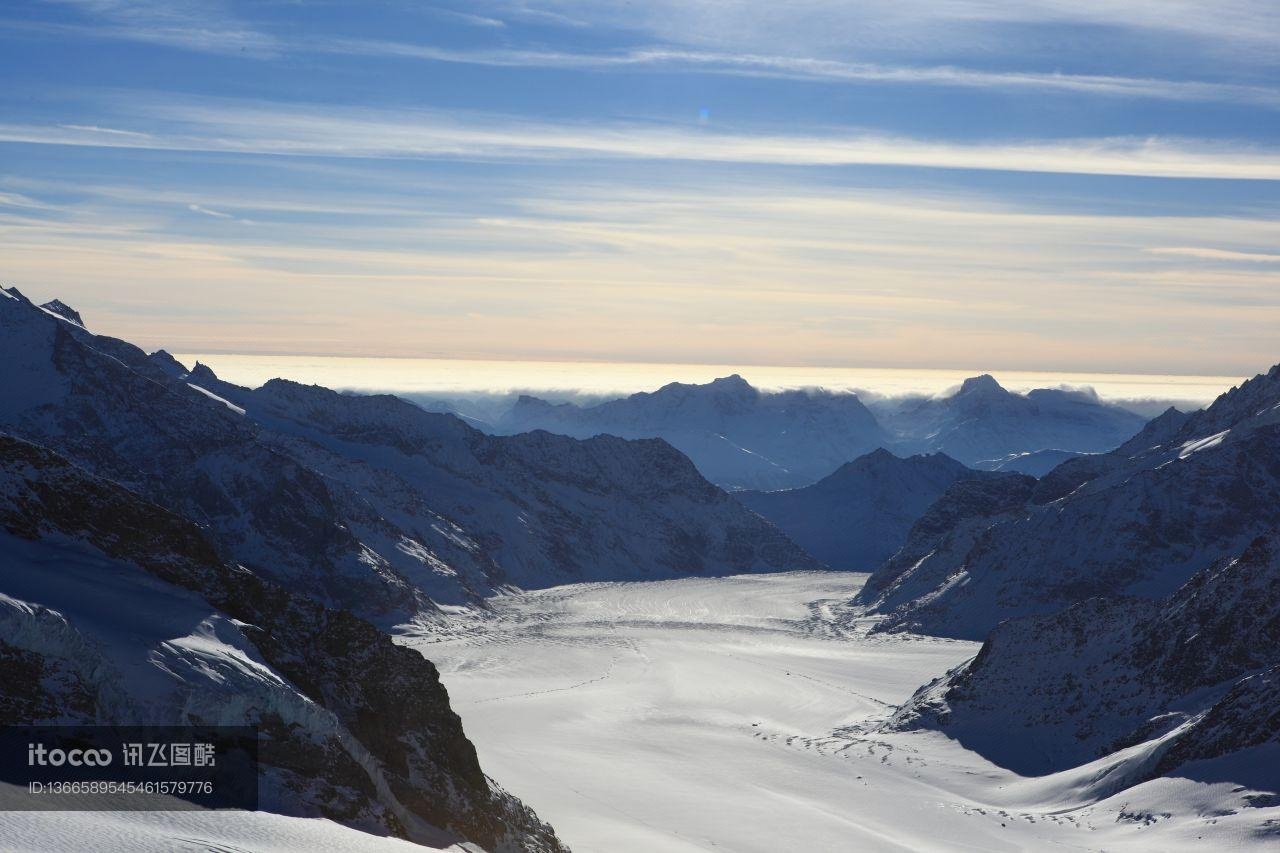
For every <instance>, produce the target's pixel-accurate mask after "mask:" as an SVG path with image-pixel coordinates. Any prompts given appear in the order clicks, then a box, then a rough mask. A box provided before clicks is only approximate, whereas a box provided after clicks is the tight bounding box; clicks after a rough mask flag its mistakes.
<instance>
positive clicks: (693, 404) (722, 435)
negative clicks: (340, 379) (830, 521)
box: [498, 374, 890, 489]
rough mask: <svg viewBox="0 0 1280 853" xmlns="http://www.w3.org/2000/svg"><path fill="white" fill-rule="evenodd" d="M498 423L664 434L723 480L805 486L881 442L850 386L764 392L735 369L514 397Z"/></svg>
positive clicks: (739, 484) (584, 432) (506, 428)
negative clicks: (597, 390) (587, 395)
mask: <svg viewBox="0 0 1280 853" xmlns="http://www.w3.org/2000/svg"><path fill="white" fill-rule="evenodd" d="M498 428H499V430H500V431H502V432H504V433H508V434H510V433H519V432H526V431H528V430H534V429H543V430H547V431H550V432H555V433H559V434H562V435H569V436H574V437H576V438H589V437H591V436H594V435H599V434H601V433H607V434H609V435H616V436H621V437H623V438H663V439H665V440H666V441H668V442H669V443H671V444H672V445H673V446H674V447H676V448H677V449H679V450H680V451H681V452H683V453H684V454H685V455H687V456H688V457H689V458H690V459H691V460H693V463H694V464H695V465H696V466H697V467H698V470H699V471H701V472H702V474H703V475H704V476H705V477H706V478H707V479H709V480H711V481H712V482H714V483H717V484H719V485H721V486H723V487H725V488H727V489H781V488H789V487H796V486H805V485H809V484H811V483H814V482H816V481H817V480H819V479H821V478H822V477H825V476H826V475H827V474H830V473H831V472H832V471H834V470H835V469H836V468H839V467H840V466H841V465H843V464H844V463H845V462H848V461H850V460H852V459H855V458H857V457H858V456H861V455H863V454H864V453H867V452H868V451H871V450H873V449H875V448H877V447H883V446H886V445H888V444H889V443H890V438H889V436H888V435H886V434H885V432H884V430H882V429H881V428H880V425H879V424H878V423H877V422H876V418H875V416H874V415H872V414H871V412H870V411H869V410H868V409H867V407H866V406H864V405H863V404H862V401H861V400H859V399H858V397H857V395H855V394H851V393H832V392H827V391H784V392H778V393H766V392H763V391H760V390H758V389H756V388H754V387H752V386H751V385H750V384H749V383H748V382H747V381H746V380H745V379H743V378H742V377H741V376H738V375H736V374H735V375H733V376H726V377H724V378H721V379H717V380H715V381H713V382H710V383H708V384H706V385H689V384H684V383H680V382H673V383H671V384H669V385H665V386H663V387H662V388H660V389H658V390H657V391H654V392H652V393H649V392H646V393H640V394H633V395H631V396H630V397H626V398H623V399H620V400H610V401H608V402H605V403H600V404H598V405H594V406H586V407H582V406H578V405H575V404H573V403H562V404H560V405H553V404H551V403H548V402H546V401H544V400H540V399H538V398H536V397H530V396H523V397H521V398H520V399H519V400H517V401H516V404H515V406H513V407H512V409H511V410H510V412H508V413H507V414H506V415H505V416H504V417H503V418H502V419H501V420H500V421H499V422H498Z"/></svg>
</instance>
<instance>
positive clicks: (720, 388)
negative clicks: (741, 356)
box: [691, 373, 760, 396]
mask: <svg viewBox="0 0 1280 853" xmlns="http://www.w3.org/2000/svg"><path fill="white" fill-rule="evenodd" d="M691 387H694V388H696V387H697V386H696V385H695V386H691ZM707 389H708V390H710V391H715V392H717V393H720V394H735V395H739V396H743V395H747V396H750V395H755V394H758V393H760V392H759V391H757V390H756V388H755V387H754V386H753V385H752V384H751V383H750V382H748V381H747V380H745V379H743V378H742V377H741V376H740V375H738V374H737V373H732V374H730V375H728V376H721V377H720V378H719V379H713V380H711V382H710V384H708V385H707Z"/></svg>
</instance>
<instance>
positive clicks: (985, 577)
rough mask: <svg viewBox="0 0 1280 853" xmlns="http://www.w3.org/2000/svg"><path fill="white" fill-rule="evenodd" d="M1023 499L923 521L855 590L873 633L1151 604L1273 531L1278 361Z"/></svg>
mask: <svg viewBox="0 0 1280 853" xmlns="http://www.w3.org/2000/svg"><path fill="white" fill-rule="evenodd" d="M965 485H967V484H959V486H965ZM959 486H958V487H959ZM1023 491H1025V492H1026V497H1025V500H1022V501H1021V502H1020V503H1019V502H1017V501H1016V500H1011V501H1005V502H996V503H998V504H999V505H998V506H994V507H984V506H981V505H977V504H975V505H973V506H972V507H971V509H972V510H973V511H972V512H970V513H968V514H964V513H961V514H959V515H958V516H957V519H958V520H959V522H960V523H958V524H956V525H955V526H954V527H951V528H948V527H947V525H946V524H945V523H944V522H942V521H939V520H938V519H930V518H929V517H928V516H929V515H931V514H934V513H933V512H932V511H931V513H929V514H927V515H926V518H924V519H922V520H921V525H924V527H925V528H926V529H929V530H931V531H932V538H931V539H930V538H928V537H921V538H920V541H919V543H917V544H916V545H915V546H913V547H912V548H910V549H904V553H903V554H899V555H897V556H895V558H894V559H893V560H891V561H890V562H889V563H887V564H886V565H885V566H884V567H882V568H881V569H880V570H878V571H877V574H876V576H875V577H874V578H873V583H869V584H868V585H867V588H866V589H865V590H864V591H863V593H862V596H863V599H862V600H863V601H864V603H866V604H868V605H870V606H871V608H872V609H873V610H874V611H876V612H881V613H886V614H887V619H886V621H885V623H884V625H883V627H884V628H885V629H899V628H911V629H920V630H925V631H928V632H936V633H941V634H946V635H951V636H959V637H965V638H972V639H981V638H983V637H985V636H986V634H987V633H988V632H989V631H990V630H991V629H992V628H994V627H995V626H996V624H997V623H999V622H1000V621H1001V620H1003V619H1005V618H1008V617H1010V616H1023V615H1035V614H1049V613H1053V612H1056V611H1058V610H1061V609H1063V608H1065V607H1068V606H1070V605H1071V604H1074V603H1077V602H1080V601H1083V600H1085V599H1087V598H1091V597H1094V596H1104V597H1117V596H1122V595H1129V596H1137V597H1141V598H1147V599H1157V598H1160V597H1163V596H1165V595H1168V594H1170V593H1171V592H1172V591H1174V590H1176V589H1177V588H1178V587H1180V586H1181V585H1182V584H1184V583H1186V582H1187V581H1188V580H1189V579H1190V578H1191V577H1192V576H1194V575H1195V574H1196V573H1197V572H1199V571H1201V570H1202V569H1204V568H1205V567H1206V566H1208V565H1210V564H1211V563H1213V562H1214V561H1215V560H1217V559H1220V558H1223V557H1226V556H1228V555H1231V554H1238V553H1240V552H1241V551H1242V550H1243V549H1244V547H1245V546H1246V545H1248V543H1249V542H1251V541H1252V540H1253V539H1254V538H1255V537H1257V536H1260V535H1266V534H1268V533H1270V532H1272V531H1274V530H1276V529H1277V528H1280V366H1278V367H1276V368H1273V369H1272V370H1271V371H1270V372H1269V373H1267V374H1264V375H1261V376H1258V377H1255V378H1254V379H1251V380H1249V381H1248V382H1246V383H1244V384H1243V385H1242V386H1241V387H1239V388H1236V389H1232V390H1231V391H1229V392H1227V393H1226V394H1223V395H1222V396H1221V397H1219V398H1218V400H1217V401H1215V402H1214V403H1213V405H1211V406H1210V407H1209V408H1207V409H1205V410H1202V411H1200V412H1196V413H1193V414H1191V415H1185V414H1182V413H1180V412H1177V411H1175V410H1170V411H1168V412H1166V413H1165V414H1164V415H1162V416H1161V417H1159V418H1156V419H1155V420H1153V421H1151V422H1150V423H1149V424H1148V425H1147V426H1146V427H1145V428H1144V429H1143V431H1142V432H1141V433H1139V434H1138V435H1137V436H1134V437H1133V438H1132V439H1130V440H1129V441H1128V442H1126V443H1125V444H1123V445H1122V446H1121V447H1119V448H1117V449H1116V450H1114V451H1113V452H1111V453H1105V454H1096V455H1090V456H1083V457H1080V458H1078V459H1073V460H1069V461H1067V462H1065V463H1063V464H1062V465H1060V466H1058V467H1057V468H1055V469H1053V470H1052V471H1051V472H1049V474H1047V475H1046V476H1045V477H1044V478H1042V479H1041V480H1040V481H1039V482H1038V483H1036V484H1035V485H1034V487H1031V488H1029V489H1028V488H1026V487H1025V486H1024V487H1023ZM1013 497H1015V498H1017V497H1020V495H1014V496H1013ZM935 509H936V508H935ZM987 509H992V510H993V513H994V514H993V513H991V512H988V513H986V514H984V512H985V511H986V510H987ZM918 526H919V525H918ZM912 538H913V539H914V538H916V537H914V536H913V537H912ZM913 557H914V558H916V559H915V561H914V562H910V563H908V561H909V560H910V559H911V558H913Z"/></svg>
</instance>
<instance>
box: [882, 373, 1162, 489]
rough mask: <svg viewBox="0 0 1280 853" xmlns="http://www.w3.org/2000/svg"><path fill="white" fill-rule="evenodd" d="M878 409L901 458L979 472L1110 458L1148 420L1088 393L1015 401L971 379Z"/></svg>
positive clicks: (991, 383)
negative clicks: (920, 457)
mask: <svg viewBox="0 0 1280 853" xmlns="http://www.w3.org/2000/svg"><path fill="white" fill-rule="evenodd" d="M875 410H876V415H877V417H879V419H880V421H881V423H883V424H884V425H885V428H886V429H888V430H889V431H890V432H891V433H893V435H894V436H895V438H896V440H897V441H898V442H899V448H900V452H910V453H923V452H938V451H940V452H942V453H946V454H947V455H948V456H951V457H952V458H954V459H958V460H960V461H961V462H963V463H965V464H966V465H972V466H975V467H979V468H997V467H999V466H1000V464H1001V462H1002V461H1004V460H1007V459H1008V458H1009V457H1010V456H1013V455H1020V454H1026V453H1034V452H1037V451H1047V450H1057V451H1074V452H1081V453H1099V452H1105V451H1109V450H1112V449H1114V448H1115V447H1117V446H1119V445H1120V444H1122V443H1123V442H1125V441H1126V440H1128V439H1129V438H1131V437H1132V436H1133V435H1134V434H1135V433H1136V432H1137V431H1138V430H1140V429H1141V428H1142V426H1143V424H1144V423H1145V422H1146V420H1147V419H1146V418H1144V417H1142V416H1141V415H1137V414H1134V413H1133V412H1130V411H1129V410H1127V409H1124V408H1121V407H1120V406H1115V405H1110V404H1107V403H1104V402H1102V401H1101V400H1099V399H1098V397H1097V396H1096V395H1095V394H1093V393H1092V392H1090V391H1064V390H1059V389H1052V388H1041V389H1037V390H1034V391H1029V392H1027V393H1026V394H1015V393H1013V392H1011V391H1007V390H1005V389H1004V388H1003V387H1001V386H1000V383H998V382H997V381H996V380H995V379H994V378H993V377H991V376H990V375H988V374H983V375H981V376H975V377H972V378H970V379H966V380H965V381H964V383H963V384H962V385H961V386H960V388H959V389H958V390H957V391H956V392H955V393H954V394H951V395H948V396H945V397H914V398H903V399H899V400H888V401H883V402H880V403H878V404H877V405H876V407H875ZM1006 470H1015V469H1014V468H1012V467H1010V468H1006ZM1026 473H1031V472H1026Z"/></svg>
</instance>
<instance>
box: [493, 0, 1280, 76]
mask: <svg viewBox="0 0 1280 853" xmlns="http://www.w3.org/2000/svg"><path fill="white" fill-rule="evenodd" d="M478 6H479V8H482V9H485V10H487V13H488V14H496V15H500V16H503V17H519V16H520V15H521V13H522V12H523V11H524V10H525V9H526V7H527V4H526V0H478ZM538 8H539V9H540V10H542V11H544V12H551V13H563V14H567V15H571V16H572V17H573V18H574V19H575V20H577V21H579V22H580V23H582V24H583V25H587V26H592V27H596V28H599V29H603V30H614V31H619V30H621V31H629V32H633V33H634V32H640V33H644V34H646V35H648V36H650V37H651V38H653V39H656V40H657V41H660V42H662V43H664V44H672V45H682V46H686V47H690V46H692V47H699V48H711V49H730V50H732V51H733V52H760V51H761V50H762V49H763V50H770V49H776V48H772V47H771V46H774V45H778V44H787V45H790V46H793V47H794V48H795V50H796V51H797V52H798V53H803V54H805V55H810V56H837V57H839V56H843V57H848V56H849V55H850V54H851V53H856V54H863V55H876V54H878V55H881V56H884V55H890V54H892V55H898V56H916V55H921V54H924V55H930V54H932V55H948V56H959V55H970V56H985V57H988V58H989V57H992V56H1009V55H1011V54H1013V53H1022V54H1024V55H1035V54H1036V53H1039V52H1041V51H1043V50H1046V49H1053V48H1057V49H1058V50H1063V49H1064V48H1066V49H1070V48H1071V46H1072V43H1071V40H1070V39H1067V40H1064V39H1063V37H1062V33H1063V31H1064V30H1065V29H1068V28H1073V27H1075V28H1088V30H1089V31H1090V37H1091V40H1096V39H1097V38H1099V37H1102V36H1119V37H1121V38H1122V39H1124V40H1126V41H1127V43H1131V44H1133V45H1134V46H1135V47H1136V46H1138V45H1147V44H1150V42H1152V40H1153V39H1164V40H1166V42H1167V41H1169V40H1176V41H1177V43H1178V44H1179V45H1180V47H1181V48H1182V49H1183V51H1184V52H1193V51H1209V52H1213V53H1215V54H1216V55H1218V56H1220V57H1221V58H1223V59H1224V60H1227V61H1238V60H1240V59H1241V58H1244V57H1248V59H1249V60H1250V61H1255V60H1262V61H1265V62H1267V63H1269V64H1272V65H1274V64H1275V63H1276V62H1277V60H1278V58H1277V57H1276V55H1275V50H1274V45H1275V43H1276V41H1277V40H1278V39H1280V7H1277V6H1276V4H1275V3H1274V2H1271V0H1218V2H1214V3H1209V2H1204V0H1125V2H1115V1H1114V0H948V2H945V3H940V2H937V0H860V1H859V2H857V3H851V2H848V0H791V2H787V3H778V2H774V1H773V0H649V2H646V3H643V4H637V3H633V2H629V0H540V2H539V3H538ZM1011 36H1014V37H1013V38H1011Z"/></svg>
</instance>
